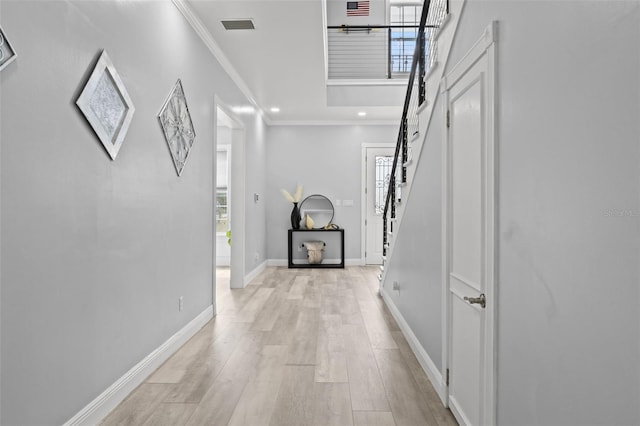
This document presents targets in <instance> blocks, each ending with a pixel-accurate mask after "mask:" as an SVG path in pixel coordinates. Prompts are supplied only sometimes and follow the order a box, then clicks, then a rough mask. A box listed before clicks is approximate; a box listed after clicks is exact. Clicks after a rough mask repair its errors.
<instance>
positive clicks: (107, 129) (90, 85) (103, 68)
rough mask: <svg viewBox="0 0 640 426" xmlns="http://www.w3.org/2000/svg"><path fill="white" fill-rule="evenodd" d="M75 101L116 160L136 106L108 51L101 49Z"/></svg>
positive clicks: (112, 157)
mask: <svg viewBox="0 0 640 426" xmlns="http://www.w3.org/2000/svg"><path fill="white" fill-rule="evenodd" d="M76 104H77V105H78V107H79V108H80V111H82V113H83V114H84V116H85V118H86V119H87V121H88V122H89V124H90V125H91V127H92V128H93V131H94V132H96V135H97V136H98V138H99V139H100V142H102V145H103V146H104V148H105V149H106V150H107V152H108V153H109V156H110V157H111V159H112V160H115V159H116V155H118V151H120V147H121V146H122V142H123V141H124V137H125V136H126V134H127V130H128V129H129V125H130V124H131V120H132V119H133V113H134V112H135V107H134V106H133V102H132V101H131V98H130V97H129V94H128V93H127V90H126V89H125V87H124V83H123V82H122V80H121V79H120V76H119V75H118V72H117V71H116V69H115V67H114V66H113V63H112V62H111V59H109V55H107V52H106V51H104V50H103V51H102V55H100V59H98V63H97V64H96V66H95V68H94V69H93V72H92V73H91V76H90V77H89V80H88V81H87V84H86V85H85V86H84V89H83V90H82V93H81V94H80V96H79V97H78V100H77V101H76Z"/></svg>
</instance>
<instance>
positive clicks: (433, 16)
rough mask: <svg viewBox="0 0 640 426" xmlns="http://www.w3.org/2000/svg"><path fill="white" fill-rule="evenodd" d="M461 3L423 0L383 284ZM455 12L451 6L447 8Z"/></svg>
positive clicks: (390, 194)
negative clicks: (451, 3)
mask: <svg viewBox="0 0 640 426" xmlns="http://www.w3.org/2000/svg"><path fill="white" fill-rule="evenodd" d="M463 6H464V1H459V2H454V3H453V5H450V3H449V0H425V2H424V6H423V10H422V17H421V20H420V28H419V31H418V37H417V43H416V50H415V52H414V56H413V63H412V67H411V73H410V75H409V80H408V85H407V92H406V96H405V102H404V106H403V112H402V118H401V120H400V129H399V132H398V138H397V142H396V149H395V156H394V161H393V167H392V170H391V177H390V179H389V181H390V182H389V188H388V190H387V198H386V202H385V207H384V213H383V232H384V234H383V240H382V241H383V256H382V265H381V266H380V273H379V275H378V279H379V281H380V285H381V286H383V285H384V282H385V277H386V273H385V267H386V266H387V265H388V263H389V262H390V261H391V260H392V257H393V247H394V244H395V239H394V235H395V234H396V233H397V231H398V230H399V229H400V226H401V224H402V216H403V213H404V206H405V205H406V200H407V199H408V197H409V196H410V193H411V188H412V186H413V176H414V174H415V170H416V167H417V165H418V160H419V158H420V153H421V151H422V146H423V144H424V140H425V135H426V133H427V128H428V125H429V121H430V120H431V117H432V112H433V106H434V104H435V100H436V98H437V96H438V92H439V86H440V80H441V78H442V77H443V72H444V64H446V60H447V57H448V54H449V50H450V47H451V44H452V41H453V34H454V33H455V26H456V25H454V24H453V23H452V21H453V20H454V19H453V18H452V17H453V16H455V21H456V22H455V24H457V20H458V17H459V16H460V12H461V11H462V7H463ZM452 7H453V9H455V10H453V11H452V10H451V8H452ZM440 52H442V53H440Z"/></svg>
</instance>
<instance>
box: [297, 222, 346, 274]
mask: <svg viewBox="0 0 640 426" xmlns="http://www.w3.org/2000/svg"><path fill="white" fill-rule="evenodd" d="M294 232H296V233H297V232H338V233H339V234H340V263H314V264H309V263H293V234H294ZM289 268H344V229H342V228H340V229H289Z"/></svg>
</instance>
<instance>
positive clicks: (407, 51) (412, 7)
mask: <svg viewBox="0 0 640 426" xmlns="http://www.w3.org/2000/svg"><path fill="white" fill-rule="evenodd" d="M389 12H390V13H389V16H390V19H389V25H390V26H392V27H393V26H415V27H416V28H392V29H391V43H390V45H391V71H392V72H393V73H408V72H410V71H411V62H412V60H413V53H414V51H415V48H416V38H417V37H418V28H417V27H418V25H420V15H421V14H422V5H419V4H392V5H391V7H390V11H389Z"/></svg>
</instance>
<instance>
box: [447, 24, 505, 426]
mask: <svg viewBox="0 0 640 426" xmlns="http://www.w3.org/2000/svg"><path fill="white" fill-rule="evenodd" d="M497 34H498V23H497V21H492V22H491V23H490V24H489V25H488V26H487V27H486V29H485V30H484V32H483V34H482V36H481V37H480V39H479V40H478V41H477V42H476V43H475V44H474V45H473V46H472V47H471V49H470V50H469V52H467V54H466V55H465V56H464V57H463V58H462V59H461V60H460V61H459V62H458V63H457V64H456V65H455V66H454V67H453V68H452V69H451V70H450V71H449V73H448V74H447V75H446V76H444V77H443V78H442V84H441V90H442V92H443V95H444V102H443V109H444V110H443V129H444V132H443V139H442V141H443V142H442V143H443V148H442V155H443V157H442V183H443V185H442V189H443V194H442V196H443V203H442V221H443V228H442V247H443V252H442V255H443V256H442V272H443V273H442V293H443V295H442V297H443V313H442V315H443V317H442V319H443V334H442V338H443V344H442V351H443V356H442V360H443V364H444V365H443V368H445V369H446V368H448V367H449V364H450V349H449V346H450V344H451V336H450V330H451V327H450V323H451V320H452V318H451V312H450V309H449V306H450V303H451V297H452V296H451V294H450V293H451V289H450V288H449V275H450V272H449V271H450V264H449V259H450V257H451V253H450V245H449V240H450V235H449V227H450V218H449V214H450V208H449V202H450V198H451V194H450V187H449V182H450V178H451V177H450V172H449V170H450V165H449V161H450V155H449V152H448V151H449V146H450V141H449V139H450V132H449V131H448V129H447V128H446V123H445V122H444V120H446V111H447V110H448V109H449V104H450V94H449V90H450V89H451V88H452V87H453V86H454V85H455V84H456V83H457V82H458V81H459V80H460V79H461V78H462V77H463V76H464V75H465V74H466V73H467V71H468V70H469V69H470V68H471V67H473V66H474V65H475V64H476V63H477V62H478V61H479V60H480V59H482V58H483V57H485V56H486V58H487V62H486V63H487V65H486V74H485V73H483V74H485V77H486V94H487V96H486V115H485V117H484V121H483V128H484V131H485V134H484V137H485V141H486V145H485V149H484V152H483V158H482V160H483V167H482V171H483V178H484V181H485V185H484V187H483V188H482V191H483V193H484V194H485V200H486V201H485V203H484V205H483V214H484V221H483V222H484V223H483V226H484V230H483V234H484V235H485V246H484V247H483V249H484V251H485V261H484V264H483V271H484V280H485V289H484V292H485V295H486V297H487V305H486V308H485V309H484V314H485V319H484V320H485V323H484V329H483V330H482V336H483V339H484V352H483V353H481V354H480V357H481V362H482V369H483V371H482V373H481V377H482V384H483V385H484V387H483V388H482V389H481V391H480V397H481V398H482V400H481V401H480V406H481V419H480V421H481V422H482V424H488V425H491V424H495V421H496V411H497V406H496V404H497V396H496V383H497V344H496V342H497V333H498V331H497V327H496V325H497V309H496V302H497V295H498V293H497V291H498V290H497V287H498V283H497V281H496V274H495V272H496V271H497V268H498V266H497V262H498V256H497V251H496V249H497V240H498V239H497V235H496V229H497V214H496V211H497V199H498V194H497V193H496V184H495V183H496V179H497V177H496V173H497V170H498V168H497V165H496V162H497V159H496V146H497V143H498V141H497V114H496V109H497V106H496V102H497V97H496V91H497V81H496V70H497V60H496V48H495V43H496V41H497ZM448 393H449V391H448V390H447V394H448ZM447 398H449V399H453V398H451V397H449V396H448V395H447ZM450 402H451V401H450ZM449 405H450V406H452V405H453V404H451V403H450V404H449ZM452 411H454V412H456V413H460V410H457V409H455V407H453V408H452ZM456 418H457V419H458V420H460V421H462V422H463V423H464V422H468V420H467V419H463V418H462V417H460V416H459V415H458V416H456Z"/></svg>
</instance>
